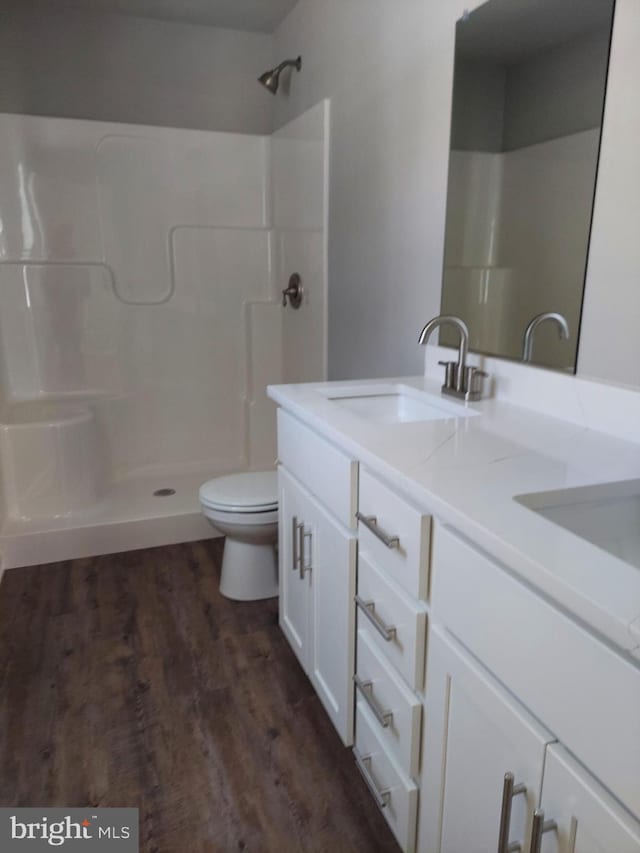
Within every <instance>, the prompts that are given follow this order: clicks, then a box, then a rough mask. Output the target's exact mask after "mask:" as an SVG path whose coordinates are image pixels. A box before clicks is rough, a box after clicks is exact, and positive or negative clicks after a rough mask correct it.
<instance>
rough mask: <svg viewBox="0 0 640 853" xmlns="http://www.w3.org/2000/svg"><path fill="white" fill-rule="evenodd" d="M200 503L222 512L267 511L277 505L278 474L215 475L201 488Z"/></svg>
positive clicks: (258, 472) (255, 472)
mask: <svg viewBox="0 0 640 853" xmlns="http://www.w3.org/2000/svg"><path fill="white" fill-rule="evenodd" d="M200 502H201V503H202V504H204V505H205V506H208V507H211V508H212V509H219V510H222V511H223V512H266V511H268V510H274V509H277V507H278V474H277V473H276V472H275V471H254V472H249V473H245V474H231V475H230V476H228V477H216V479H215V480H209V482H208V483H205V484H204V485H203V486H201V487H200Z"/></svg>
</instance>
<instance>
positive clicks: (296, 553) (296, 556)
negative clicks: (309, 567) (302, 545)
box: [291, 515, 304, 572]
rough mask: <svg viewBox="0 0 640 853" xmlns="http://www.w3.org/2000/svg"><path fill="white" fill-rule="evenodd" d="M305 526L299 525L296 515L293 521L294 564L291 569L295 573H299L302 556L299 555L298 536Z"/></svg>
mask: <svg viewBox="0 0 640 853" xmlns="http://www.w3.org/2000/svg"><path fill="white" fill-rule="evenodd" d="M303 527H304V525H303V524H298V516H297V515H294V516H293V518H292V519H291V553H292V556H293V559H292V562H293V565H292V566H291V568H292V569H293V571H294V572H297V571H298V569H299V568H300V566H301V561H302V555H301V554H300V553H299V548H298V541H299V540H298V535H299V533H300V531H301V530H302V529H303Z"/></svg>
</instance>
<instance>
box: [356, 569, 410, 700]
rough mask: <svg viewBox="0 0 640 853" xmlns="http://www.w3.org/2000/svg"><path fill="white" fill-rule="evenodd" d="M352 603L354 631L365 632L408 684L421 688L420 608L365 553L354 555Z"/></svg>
mask: <svg viewBox="0 0 640 853" xmlns="http://www.w3.org/2000/svg"><path fill="white" fill-rule="evenodd" d="M356 605H357V610H358V632H360V631H362V633H364V634H365V635H366V637H367V639H369V640H370V642H371V643H372V644H373V646H374V647H375V648H376V649H377V650H378V651H379V652H381V653H382V654H383V655H384V657H386V659H387V660H388V661H390V662H391V664H392V665H393V666H394V667H395V668H396V669H397V670H398V672H399V673H400V675H402V677H403V678H404V679H405V681H406V682H407V683H408V684H409V686H410V687H412V688H413V689H414V690H421V689H422V686H423V682H424V665H425V651H426V631H427V614H426V612H425V610H424V608H423V607H422V606H421V605H420V603H419V602H417V601H413V600H412V599H410V598H409V597H408V596H407V595H406V594H404V593H403V592H402V591H401V590H399V589H397V588H396V587H394V586H392V585H391V584H390V583H389V581H388V580H387V578H386V577H385V575H384V574H383V573H382V572H381V571H379V570H378V569H377V568H376V567H375V566H374V565H373V563H372V562H371V561H370V560H369V558H368V556H367V555H365V554H360V555H359V556H358V594H357V596H356ZM385 629H387V630H385Z"/></svg>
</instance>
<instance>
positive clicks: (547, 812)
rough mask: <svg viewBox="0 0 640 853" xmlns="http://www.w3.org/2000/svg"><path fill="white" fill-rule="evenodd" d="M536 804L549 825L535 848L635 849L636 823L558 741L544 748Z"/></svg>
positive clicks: (632, 852) (553, 852)
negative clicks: (551, 827)
mask: <svg viewBox="0 0 640 853" xmlns="http://www.w3.org/2000/svg"><path fill="white" fill-rule="evenodd" d="M639 772H640V768H639ZM540 806H541V810H542V811H543V812H544V820H545V822H546V821H552V822H553V823H554V824H555V828H554V830H553V831H549V832H546V833H544V834H543V835H542V838H541V841H540V853H614V851H615V853H638V850H640V824H639V823H638V822H637V821H635V820H633V818H631V817H630V815H629V814H628V812H625V810H624V809H622V808H621V807H620V805H619V804H618V803H616V802H615V800H613V798H612V797H611V796H610V795H609V794H608V793H607V792H606V791H605V790H604V788H603V787H602V786H601V785H599V784H598V782H597V781H596V780H595V779H593V778H592V777H591V776H590V774H588V773H586V772H585V770H584V768H583V767H581V766H580V765H579V764H578V762H577V761H576V760H575V759H573V758H572V757H571V755H570V754H569V753H568V752H567V750H566V749H564V747H562V746H560V744H554V745H553V746H550V747H548V749H547V755H546V760H545V768H544V777H543V783H542V801H541V803H540ZM540 819H541V820H542V816H540ZM531 853H538V851H537V850H533V849H532V850H531Z"/></svg>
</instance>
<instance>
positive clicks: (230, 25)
mask: <svg viewBox="0 0 640 853" xmlns="http://www.w3.org/2000/svg"><path fill="white" fill-rule="evenodd" d="M296 3H297V0H33V2H32V4H31V5H34V6H38V7H39V8H48V9H53V10H62V9H80V10H83V11H85V12H110V13H115V14H120V15H137V16H139V17H144V18H156V19H158V20H162V21H178V22H181V23H184V24H204V25H207V26H211V27H224V28H226V29H232V30H247V31H250V32H262V33H272V32H273V31H274V30H275V29H276V27H277V26H278V24H280V22H281V21H282V20H283V18H284V17H285V16H286V15H287V13H288V12H290V11H291V9H292V8H293V7H294V6H295V5H296ZM20 5H27V3H21V4H20Z"/></svg>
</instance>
